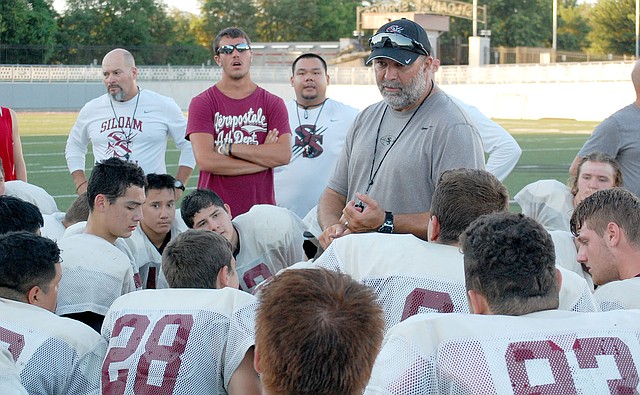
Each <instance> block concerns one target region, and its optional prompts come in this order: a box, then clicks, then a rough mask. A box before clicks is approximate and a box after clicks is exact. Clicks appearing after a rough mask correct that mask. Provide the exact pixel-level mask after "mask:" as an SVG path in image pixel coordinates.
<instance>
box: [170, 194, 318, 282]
mask: <svg viewBox="0 0 640 395" xmlns="http://www.w3.org/2000/svg"><path fill="white" fill-rule="evenodd" d="M180 214H181V215H182V219H183V220H184V222H185V223H186V224H187V226H188V227H189V228H193V229H207V230H212V231H214V232H216V233H219V234H221V235H223V236H224V237H225V238H226V239H227V240H229V241H230V242H231V246H232V247H233V255H234V257H235V259H236V262H237V266H238V276H239V278H240V287H241V288H242V289H243V290H245V291H247V292H252V291H253V290H254V289H255V287H256V286H257V285H258V284H260V283H261V282H263V281H265V280H268V279H269V278H271V276H273V275H274V274H276V273H277V272H278V271H280V270H281V269H284V268H286V267H288V266H290V265H293V264H294V263H296V262H301V261H305V260H306V256H305V253H304V248H303V243H304V237H303V233H304V231H305V230H306V228H305V226H304V224H303V223H302V220H301V219H300V218H299V217H298V216H297V215H295V214H294V213H293V212H291V211H289V210H287V209H285V208H282V207H276V206H271V205H267V204H262V205H255V206H253V207H252V208H251V210H249V211H248V212H246V213H244V214H241V215H238V216H237V217H235V218H233V221H232V220H231V209H230V207H229V205H228V204H226V203H224V202H223V201H222V199H221V198H220V197H219V196H218V195H217V194H216V193H215V192H213V191H209V190H206V189H196V190H195V191H193V192H192V193H191V194H189V195H188V196H186V197H185V198H184V199H183V201H182V205H181V206H180Z"/></svg>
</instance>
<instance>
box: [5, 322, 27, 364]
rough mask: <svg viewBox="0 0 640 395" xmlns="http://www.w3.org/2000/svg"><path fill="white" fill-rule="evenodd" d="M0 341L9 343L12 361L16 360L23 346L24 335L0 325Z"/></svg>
mask: <svg viewBox="0 0 640 395" xmlns="http://www.w3.org/2000/svg"><path fill="white" fill-rule="evenodd" d="M0 341H2V342H4V343H7V344H8V345H9V352H10V353H11V356H12V357H13V361H14V362H15V361H17V360H18V358H20V353H22V349H23V348H24V336H22V335H21V334H19V333H16V332H14V331H10V330H9V329H5V328H3V327H1V326H0Z"/></svg>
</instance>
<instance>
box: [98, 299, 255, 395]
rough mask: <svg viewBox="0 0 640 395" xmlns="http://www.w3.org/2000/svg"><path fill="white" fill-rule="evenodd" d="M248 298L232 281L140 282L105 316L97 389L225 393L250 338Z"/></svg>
mask: <svg viewBox="0 0 640 395" xmlns="http://www.w3.org/2000/svg"><path fill="white" fill-rule="evenodd" d="M256 306H257V302H256V298H255V297H254V296H252V295H250V294H247V293H246V292H242V291H239V290H236V289H231V288H223V289H162V290H145V291H139V292H134V293H131V294H127V295H123V296H121V297H120V298H118V299H117V300H116V301H115V302H114V303H113V305H112V306H111V308H110V309H109V312H108V313H107V315H106V316H105V320H104V324H103V326H102V335H103V337H104V338H105V339H106V340H107V341H108V342H109V347H108V350H107V356H106V358H105V361H104V363H103V365H102V391H103V393H104V394H125V393H127V394H133V393H140V394H154V395H160V394H226V393H227V392H226V388H227V386H228V385H229V381H230V380H231V376H232V375H233V373H234V372H235V370H236V368H237V367H238V366H239V365H240V362H241V361H242V359H243V358H244V356H245V354H246V352H247V351H248V350H249V348H250V347H251V346H253V345H254V343H255V332H254V323H255V309H256Z"/></svg>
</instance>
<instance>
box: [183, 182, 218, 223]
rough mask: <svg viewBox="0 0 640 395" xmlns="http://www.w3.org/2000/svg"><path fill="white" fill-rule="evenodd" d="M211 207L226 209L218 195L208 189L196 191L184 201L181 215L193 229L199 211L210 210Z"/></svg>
mask: <svg viewBox="0 0 640 395" xmlns="http://www.w3.org/2000/svg"><path fill="white" fill-rule="evenodd" d="M211 206H216V207H221V208H223V209H224V202H223V201H222V199H221V198H220V196H218V194H217V193H215V192H213V191H210V190H208V189H196V190H195V191H193V192H191V193H190V194H189V195H187V196H185V197H184V199H182V204H181V205H180V215H181V216H182V220H183V221H184V223H185V224H186V225H187V226H188V227H189V228H193V217H195V216H196V214H198V211H200V210H202V209H205V208H209V207H211Z"/></svg>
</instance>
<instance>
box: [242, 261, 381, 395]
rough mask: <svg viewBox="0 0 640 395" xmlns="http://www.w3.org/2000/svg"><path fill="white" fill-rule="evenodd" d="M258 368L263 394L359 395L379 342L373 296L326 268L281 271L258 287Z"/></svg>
mask: <svg viewBox="0 0 640 395" xmlns="http://www.w3.org/2000/svg"><path fill="white" fill-rule="evenodd" d="M258 295H259V298H260V306H259V307H258V314H257V317H256V352H255V366H256V370H257V371H258V372H259V373H260V378H261V382H262V387H263V394H264V395H294V394H341V395H360V394H362V391H363V389H364V387H365V385H366V384H367V381H368V380H369V376H370V374H371V367H372V366H373V362H374V360H375V357H376V355H377V354H378V351H379V350H380V345H381V342H382V332H383V327H384V321H383V319H382V310H381V308H380V305H379V304H378V303H377V301H376V296H375V294H374V293H373V292H372V291H371V289H369V288H368V287H366V286H364V285H362V284H359V283H358V282H356V281H354V280H353V279H352V278H351V277H349V276H347V275H345V274H342V273H336V272H332V271H329V270H324V269H300V270H285V271H283V272H282V273H280V274H278V275H277V276H275V277H273V279H272V280H271V281H269V282H268V283H266V284H265V285H264V286H263V287H261V288H260V291H259V293H258Z"/></svg>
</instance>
